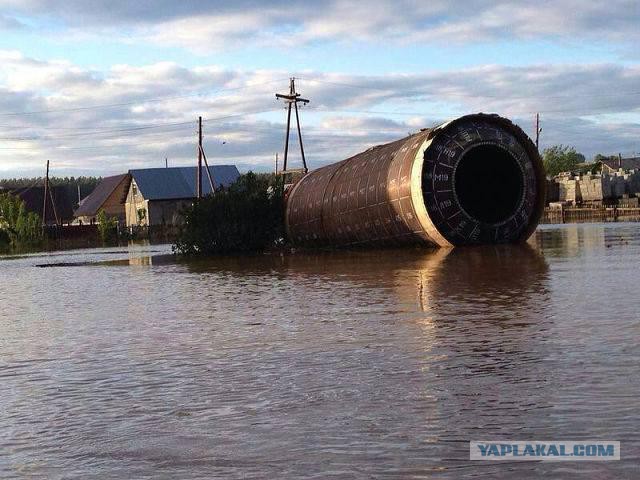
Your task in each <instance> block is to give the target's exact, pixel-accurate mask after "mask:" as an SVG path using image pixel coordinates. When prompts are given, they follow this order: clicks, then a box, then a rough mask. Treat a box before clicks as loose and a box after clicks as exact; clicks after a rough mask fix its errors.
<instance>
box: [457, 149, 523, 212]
mask: <svg viewBox="0 0 640 480" xmlns="http://www.w3.org/2000/svg"><path fill="white" fill-rule="evenodd" d="M523 188H524V178H523V174H522V170H521V168H520V166H519V165H518V162H517V161H516V159H515V158H513V156H511V154H509V152H507V151H506V150H504V149H503V148H500V147H498V146H496V145H478V146H477V147H473V148H471V149H470V150H469V151H468V152H467V153H465V154H464V155H463V157H462V158H461V159H460V161H459V162H458V166H457V167H456V171H455V189H456V195H457V197H458V201H459V202H460V206H461V207H462V209H463V210H464V211H465V212H467V213H468V214H469V216H471V217H472V218H474V219H475V220H477V221H479V222H483V223H491V224H495V223H501V222H504V221H505V220H507V219H509V217H511V216H512V215H513V214H514V213H515V212H516V210H517V208H518V206H519V204H520V199H521V197H522V190H523Z"/></svg>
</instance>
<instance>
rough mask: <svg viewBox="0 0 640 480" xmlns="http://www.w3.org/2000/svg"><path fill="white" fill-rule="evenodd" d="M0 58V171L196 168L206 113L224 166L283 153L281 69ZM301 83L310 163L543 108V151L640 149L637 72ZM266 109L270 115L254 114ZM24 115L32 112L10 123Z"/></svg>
mask: <svg viewBox="0 0 640 480" xmlns="http://www.w3.org/2000/svg"><path fill="white" fill-rule="evenodd" d="M0 61H1V62H2V63H3V64H4V65H5V67H4V68H3V73H2V76H1V77H0V139H1V142H0V143H1V145H0V176H7V175H32V174H38V173H40V170H41V169H42V165H43V162H44V160H46V159H51V160H52V162H53V165H54V167H56V168H62V167H63V166H64V169H65V173H69V174H70V173H75V174H78V173H84V174H91V173H96V174H106V173H118V172H122V171H126V170H128V169H129V168H134V167H140V166H151V165H160V164H163V162H164V157H165V156H167V157H169V159H170V163H171V164H173V165H177V164H186V163H189V162H192V161H193V158H194V152H195V127H196V125H195V119H196V118H197V116H198V115H202V116H203V117H205V119H210V120H207V121H205V145H206V147H207V149H208V152H210V153H209V156H210V158H211V159H212V161H213V162H215V163H222V162H227V163H229V162H233V163H238V164H240V165H244V166H248V165H254V166H256V165H258V166H262V168H266V169H268V168H270V167H271V165H272V163H273V154H274V153H275V152H276V151H281V150H282V143H283V133H284V126H283V122H284V111H283V110H282V105H281V104H278V103H277V102H276V100H275V98H274V95H273V94H274V92H275V91H282V90H286V88H287V78H286V73H285V72H280V71H265V70H261V71H239V70H228V69H223V68H221V67H219V66H216V65H203V66H199V67H195V68H187V67H184V66H181V65H178V64H175V63H168V62H161V63H156V64H152V65H144V66H129V65H117V66H113V67H111V68H110V69H107V70H104V71H97V70H91V69H85V68H82V67H79V66H77V65H74V64H72V63H70V62H66V61H55V60H51V61H43V60H37V59H33V58H29V57H25V56H24V55H22V54H20V53H19V52H7V51H0ZM298 85H299V88H300V89H301V90H302V92H303V94H304V96H305V97H308V98H310V99H311V101H312V103H311V104H310V105H309V106H308V107H305V108H304V109H302V111H301V116H302V121H303V133H304V138H305V146H306V153H307V155H308V157H309V161H310V163H311V165H312V166H317V165H320V164H324V163H327V162H332V161H337V160H340V159H342V158H346V157H348V156H349V155H352V154H355V153H357V152H359V151H361V150H363V149H366V148H367V147H369V146H371V145H374V144H377V143H383V142H386V141H391V140H393V139H397V138H400V137H402V136H404V135H406V134H407V133H408V132H410V131H416V130H418V129H419V128H421V127H429V126H432V125H434V124H436V123H438V122H440V121H443V120H446V119H448V118H450V117H452V116H456V115H460V114H464V113H470V112H476V111H485V112H498V113H501V114H503V115H506V116H509V117H511V118H513V119H515V120H516V121H517V122H518V123H520V124H521V126H522V127H523V128H524V129H525V130H526V131H529V132H531V130H532V128H531V125H532V118H533V113H534V112H537V111H539V112H541V114H542V120H543V127H544V130H543V134H542V145H543V146H544V145H549V144H552V143H565V144H572V145H575V146H576V147H577V148H578V150H580V151H582V152H583V153H585V154H586V155H587V156H590V155H593V154H595V153H597V152H602V153H616V152H622V153H623V154H626V153H632V152H634V151H638V150H640V144H639V140H640V89H639V87H638V85H640V67H636V66H629V67H623V66H616V65H582V66H577V65H539V66H530V67H517V68H516V67H502V66H482V67H475V68H469V69H461V70H455V71H447V72H433V73H428V74H413V75H408V74H405V75H395V74H394V75H377V76H374V75H370V76H356V75H345V74H332V73H318V72H313V71H310V72H305V73H304V75H302V76H301V78H300V79H299V80H298ZM147 100H151V101H147ZM97 105H103V106H105V105H106V106H105V107H104V108H92V107H94V106H97ZM52 110H53V111H52ZM264 110H272V111H273V112H272V113H271V114H268V115H266V116H265V115H261V114H258V113H257V112H262V111H264ZM20 112H22V113H25V112H26V114H19V115H13V114H12V113H20ZM384 112H389V113H384ZM223 142H225V143H224V144H223ZM292 142H293V145H294V146H295V145H296V139H295V136H293V135H292ZM295 148H296V147H294V152H295V151H296V150H295Z"/></svg>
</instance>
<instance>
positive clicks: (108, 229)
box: [96, 209, 118, 242]
mask: <svg viewBox="0 0 640 480" xmlns="http://www.w3.org/2000/svg"><path fill="white" fill-rule="evenodd" d="M96 222H97V223H98V233H99V234H100V239H101V240H102V242H106V241H107V240H109V239H112V238H114V237H115V236H116V235H117V233H118V219H117V218H116V217H108V216H107V213H106V212H105V211H104V210H102V209H101V210H100V211H99V212H98V214H97V215H96Z"/></svg>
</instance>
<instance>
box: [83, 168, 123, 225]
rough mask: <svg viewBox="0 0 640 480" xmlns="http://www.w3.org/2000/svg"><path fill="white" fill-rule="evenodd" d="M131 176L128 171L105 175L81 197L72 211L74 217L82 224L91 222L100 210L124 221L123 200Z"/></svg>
mask: <svg viewBox="0 0 640 480" xmlns="http://www.w3.org/2000/svg"><path fill="white" fill-rule="evenodd" d="M130 183H131V176H130V175H129V174H128V173H125V174H122V175H114V176H112V177H105V178H103V179H102V181H101V182H100V183H99V184H98V185H97V186H96V188H95V189H94V190H93V192H91V193H90V194H89V195H88V196H87V197H85V198H83V199H82V201H81V202H80V205H79V206H78V208H77V210H76V211H75V212H74V216H75V217H76V219H77V220H78V221H79V222H81V223H84V224H92V223H95V221H96V216H97V215H98V212H99V211H100V210H104V213H105V214H106V215H107V216H108V217H116V218H117V219H118V221H119V222H120V223H123V224H124V223H125V220H126V215H125V209H124V202H125V200H126V199H127V193H128V192H129V184H130Z"/></svg>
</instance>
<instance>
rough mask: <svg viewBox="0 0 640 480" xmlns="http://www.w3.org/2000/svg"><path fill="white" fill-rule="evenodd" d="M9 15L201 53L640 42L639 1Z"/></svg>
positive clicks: (28, 5)
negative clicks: (325, 44) (360, 45)
mask: <svg viewBox="0 0 640 480" xmlns="http://www.w3.org/2000/svg"><path fill="white" fill-rule="evenodd" d="M0 8H4V9H6V10H8V11H10V12H12V13H17V14H21V15H25V16H31V17H34V18H39V19H41V20H42V23H47V22H48V23H54V24H56V25H59V24H62V25H64V27H65V28H66V29H67V30H68V31H72V32H82V33H84V34H87V35H91V34H94V35H98V36H100V35H105V34H106V32H109V34H110V35H111V36H112V37H113V38H120V39H122V40H125V41H127V40H128V41H141V40H146V41H152V42H156V43H159V44H163V45H177V46H182V47H186V48H189V49H192V50H194V51H201V52H211V51H216V50H220V49H227V48H238V47H241V46H242V45H244V44H245V43H246V42H260V43H259V44H260V45H273V46H279V47H281V48H293V46H294V45H295V46H296V47H299V46H300V45H303V44H305V43H309V42H317V41H337V42H345V41H346V42H349V41H367V42H374V43H386V42H389V41H391V42H397V43H400V44H407V43H417V42H424V43H437V44H450V43H458V44H466V43H470V42H479V41H490V40H498V41H500V40H505V39H534V38H549V37H551V38H554V39H566V40H569V41H579V40H581V39H582V40H584V39H591V40H598V41H599V42H602V41H610V42H618V43H622V44H627V45H628V44H634V43H637V42H638V40H639V39H640V30H639V29H638V28H637V26H638V25H639V24H640V6H639V4H638V2H637V1H636V0H610V1H608V2H584V1H582V0H559V1H554V2H531V1H524V0H521V1H500V0H469V1H465V2H463V3H461V2H457V1H453V0H433V1H430V2H424V1H420V0H369V1H368V2H353V1H350V0H320V1H315V2H313V8H310V6H309V4H304V3H302V2H298V3H295V2H293V3H292V2H288V1H283V0H262V1H258V0H236V1H234V2H228V1H198V2H196V1H192V0H184V1H180V2H175V1H173V0H155V1H152V0H138V1H135V2H131V1H128V0H117V1H116V0H114V1H106V0H99V1H91V2H87V1H83V0H67V1H65V2H55V1H44V0H21V1H16V0H0ZM43 19H45V20H46V21H44V20H43ZM63 30H64V29H63ZM56 32H57V30H56ZM122 32H126V34H124V35H123V33H122ZM63 34H64V33H63Z"/></svg>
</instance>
